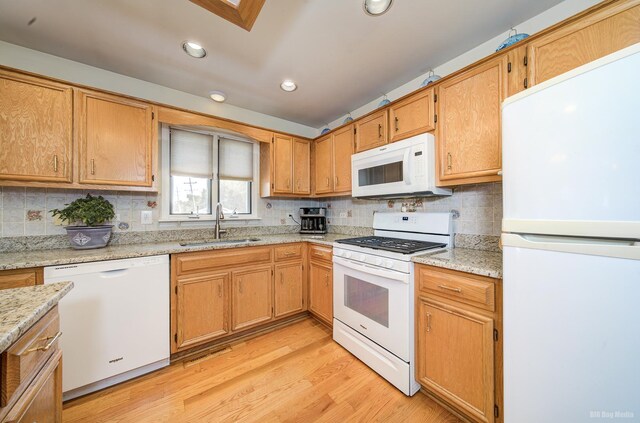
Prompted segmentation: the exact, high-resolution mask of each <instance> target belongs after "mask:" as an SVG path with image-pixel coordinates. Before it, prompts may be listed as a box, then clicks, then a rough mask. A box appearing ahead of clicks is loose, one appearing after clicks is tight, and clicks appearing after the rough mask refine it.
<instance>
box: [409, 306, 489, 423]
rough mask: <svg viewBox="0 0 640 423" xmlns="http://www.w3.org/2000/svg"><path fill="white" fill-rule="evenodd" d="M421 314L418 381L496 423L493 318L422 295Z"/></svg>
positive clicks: (419, 311)
mask: <svg viewBox="0 0 640 423" xmlns="http://www.w3.org/2000/svg"><path fill="white" fill-rule="evenodd" d="M416 314H417V316H416V317H417V323H416V324H417V331H416V332H417V351H418V357H417V363H418V366H417V369H416V376H417V377H416V378H417V380H418V382H419V383H420V384H421V385H423V386H424V387H425V388H427V389H428V390H430V391H433V392H435V393H437V394H438V395H440V396H442V397H444V398H446V399H447V400H448V401H450V402H451V403H452V404H454V405H456V407H457V408H460V409H462V410H464V412H465V414H468V415H470V416H473V417H475V420H476V421H480V422H493V421H494V411H493V407H494V397H495V394H494V348H493V347H494V346H493V343H494V341H493V319H491V318H490V317H486V316H483V315H480V314H477V313H473V312H471V311H467V310H464V309H459V308H456V307H454V306H450V305H446V304H443V303H439V302H436V301H432V300H427V299H425V298H423V297H420V298H419V299H418V307H417V313H416Z"/></svg>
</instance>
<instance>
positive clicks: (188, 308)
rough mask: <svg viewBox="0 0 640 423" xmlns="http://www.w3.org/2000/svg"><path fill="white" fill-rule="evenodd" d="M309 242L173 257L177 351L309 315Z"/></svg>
mask: <svg viewBox="0 0 640 423" xmlns="http://www.w3.org/2000/svg"><path fill="white" fill-rule="evenodd" d="M304 247H305V244H304V243H292V244H285V245H278V246H275V247H271V246H259V247H242V248H228V249H222V250H212V251H199V252H192V253H181V254H173V255H172V256H171V292H172V295H171V333H172V339H171V352H172V353H177V352H182V351H185V350H187V349H190V348H193V347H196V346H200V345H204V344H207V343H210V342H212V341H217V340H220V339H222V338H225V337H229V336H233V335H236V334H238V333H241V332H243V331H245V330H249V329H252V328H257V327H260V326H263V325H266V324H269V323H270V322H273V321H275V320H278V319H283V318H287V317H289V316H294V315H295V314H297V313H302V312H304V311H305V310H306V292H307V288H306V274H305V268H304V263H305V260H306V248H304Z"/></svg>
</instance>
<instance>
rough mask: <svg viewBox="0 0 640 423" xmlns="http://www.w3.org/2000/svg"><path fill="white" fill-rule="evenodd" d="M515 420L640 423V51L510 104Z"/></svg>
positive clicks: (509, 398) (508, 413)
mask: <svg viewBox="0 0 640 423" xmlns="http://www.w3.org/2000/svg"><path fill="white" fill-rule="evenodd" d="M502 134H503V175H504V176H503V190H504V216H503V221H502V230H503V234H502V242H503V246H504V250H503V252H504V280H503V283H504V297H503V301H504V334H503V335H504V338H503V341H504V410H503V416H504V419H505V422H507V423H528V422H531V423H539V422H562V423H565V422H594V421H598V420H603V419H615V420H626V421H635V420H640V242H639V240H640V44H636V45H634V46H631V47H629V48H626V49H624V50H621V51H619V52H617V53H614V54H611V55H609V56H606V57H604V58H602V59H599V60H597V61H594V62H591V63H589V64H587V65H585V66H582V67H580V68H578V69H575V70H573V71H570V72H567V73H565V74H563V75H560V76H558V77H556V78H554V79H551V80H549V81H546V82H544V83H541V84H540V85H537V86H535V87H533V88H531V89H529V90H527V91H525V92H522V93H520V94H517V95H515V96H513V97H510V98H508V99H507V100H506V101H505V102H504V104H503V126H502Z"/></svg>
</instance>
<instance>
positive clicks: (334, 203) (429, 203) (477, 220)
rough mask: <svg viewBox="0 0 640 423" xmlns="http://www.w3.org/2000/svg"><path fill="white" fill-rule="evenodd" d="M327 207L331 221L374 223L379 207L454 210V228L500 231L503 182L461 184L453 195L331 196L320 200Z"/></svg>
mask: <svg viewBox="0 0 640 423" xmlns="http://www.w3.org/2000/svg"><path fill="white" fill-rule="evenodd" d="M320 206H321V207H326V208H327V219H328V224H329V225H339V226H358V227H371V225H372V224H373V213H374V212H376V211H382V212H384V211H401V210H402V207H403V206H404V207H406V210H407V211H427V212H446V211H452V212H453V231H454V232H455V233H462V234H474V235H500V229H501V224H502V184H501V183H492V184H477V185H467V186H462V187H457V188H455V189H454V190H453V195H451V196H450V197H424V198H415V199H409V200H358V199H354V198H340V197H336V198H330V199H327V200H325V201H323V202H321V204H320Z"/></svg>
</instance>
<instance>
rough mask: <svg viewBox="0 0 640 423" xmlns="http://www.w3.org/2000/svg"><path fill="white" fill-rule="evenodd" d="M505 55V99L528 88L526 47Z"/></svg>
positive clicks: (512, 50) (510, 51)
mask: <svg viewBox="0 0 640 423" xmlns="http://www.w3.org/2000/svg"><path fill="white" fill-rule="evenodd" d="M505 55H506V60H507V81H508V82H507V97H510V96H512V95H514V94H517V93H519V92H520V91H523V90H525V89H526V88H527V87H528V86H529V82H528V77H527V68H528V63H529V59H528V58H527V46H526V45H523V46H520V47H516V48H513V49H511V50H509V51H508V52H507V53H505Z"/></svg>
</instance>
